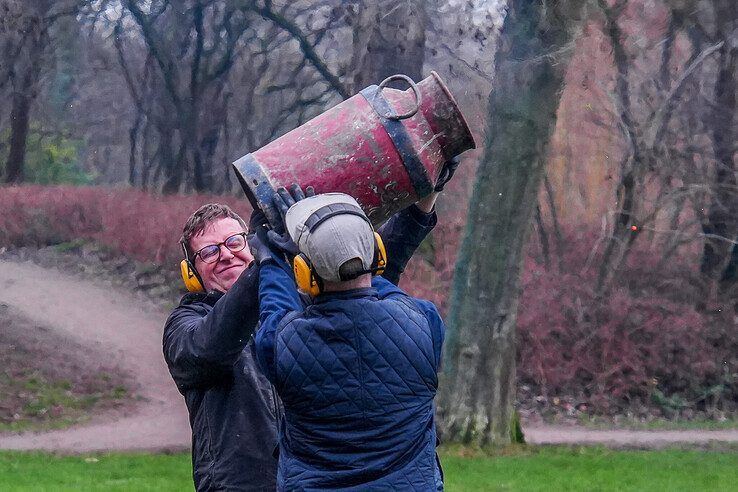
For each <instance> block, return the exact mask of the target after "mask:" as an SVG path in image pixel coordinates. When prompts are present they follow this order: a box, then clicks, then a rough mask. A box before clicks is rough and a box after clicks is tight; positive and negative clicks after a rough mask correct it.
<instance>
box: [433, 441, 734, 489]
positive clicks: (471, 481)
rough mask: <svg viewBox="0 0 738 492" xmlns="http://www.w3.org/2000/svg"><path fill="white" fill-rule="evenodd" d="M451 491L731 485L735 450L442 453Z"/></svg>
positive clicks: (551, 449) (558, 449)
mask: <svg viewBox="0 0 738 492" xmlns="http://www.w3.org/2000/svg"><path fill="white" fill-rule="evenodd" d="M442 462H443V466H444V471H445V474H446V487H447V490H449V491H454V490H460V491H497V490H500V491H501V490H521V491H550V490H565V491H669V492H672V491H693V490H701V491H702V490H710V491H735V490H738V453H736V452H732V453H731V452H714V451H685V450H676V449H672V450H662V451H613V450H608V449H604V448H586V447H580V448H565V447H544V448H534V447H525V448H521V449H520V450H518V451H516V452H513V453H512V454H510V455H507V456H506V455H500V456H495V457H471V458H462V457H458V456H445V457H444V459H443V460H442Z"/></svg>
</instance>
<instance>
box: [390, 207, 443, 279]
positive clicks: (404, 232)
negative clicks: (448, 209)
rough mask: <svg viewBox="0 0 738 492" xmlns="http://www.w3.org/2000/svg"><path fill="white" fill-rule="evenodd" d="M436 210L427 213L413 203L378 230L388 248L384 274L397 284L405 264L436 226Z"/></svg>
mask: <svg viewBox="0 0 738 492" xmlns="http://www.w3.org/2000/svg"><path fill="white" fill-rule="evenodd" d="M437 221H438V217H437V216H436V212H435V210H434V211H433V212H431V213H429V214H426V213H425V212H423V211H422V210H420V209H419V208H418V207H417V205H415V204H413V205H410V206H409V207H407V208H406V209H404V210H401V211H399V212H397V213H396V214H395V215H393V216H392V217H390V218H389V220H387V222H385V223H384V224H382V226H381V227H380V228H379V229H378V230H377V232H378V233H379V235H380V236H382V241H383V242H384V247H385V249H386V250H387V268H386V269H385V270H384V273H383V274H382V276H383V277H384V278H386V279H387V280H389V281H390V282H392V283H393V284H395V285H397V284H398V283H399V282H400V275H402V272H403V271H405V266H406V265H407V262H408V261H410V258H411V257H412V256H413V254H414V253H415V250H416V249H418V246H420V243H422V242H423V239H425V238H426V236H428V234H429V233H430V232H431V231H432V230H433V228H434V227H435V226H436V222H437Z"/></svg>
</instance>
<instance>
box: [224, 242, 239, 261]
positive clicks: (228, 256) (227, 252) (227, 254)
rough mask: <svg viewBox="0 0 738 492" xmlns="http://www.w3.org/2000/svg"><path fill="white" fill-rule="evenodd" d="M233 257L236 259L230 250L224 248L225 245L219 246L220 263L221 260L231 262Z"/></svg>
mask: <svg viewBox="0 0 738 492" xmlns="http://www.w3.org/2000/svg"><path fill="white" fill-rule="evenodd" d="M235 257H236V255H234V254H233V251H231V250H230V249H228V248H226V245H225V244H221V245H220V261H223V260H225V261H229V260H232V259H233V258H235Z"/></svg>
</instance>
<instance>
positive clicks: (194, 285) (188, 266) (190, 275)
mask: <svg viewBox="0 0 738 492" xmlns="http://www.w3.org/2000/svg"><path fill="white" fill-rule="evenodd" d="M180 245H181V246H182V252H183V253H184V260H182V261H180V262H179V270H180V272H181V273H182V281H183V282H184V285H185V287H186V288H187V290H188V291H190V292H205V287H203V284H202V278H200V274H199V273H197V269H196V268H195V265H193V264H192V262H191V261H190V258H189V255H188V254H187V248H186V247H185V245H184V243H180Z"/></svg>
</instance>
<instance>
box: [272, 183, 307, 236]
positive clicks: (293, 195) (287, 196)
mask: <svg viewBox="0 0 738 492" xmlns="http://www.w3.org/2000/svg"><path fill="white" fill-rule="evenodd" d="M309 196H315V189H314V188H313V187H312V186H308V187H307V188H305V193H303V192H302V188H300V185H299V184H297V183H293V184H291V185H290V191H287V188H285V187H284V186H280V187H279V188H277V192H276V193H275V194H274V196H273V197H272V201H273V202H274V206H275V207H277V210H278V211H279V215H280V217H282V223H281V224H279V226H278V227H275V228H274V230H275V231H276V232H277V233H278V234H282V233H284V232H285V228H284V217H285V215H287V210H289V209H290V207H291V206H292V205H294V204H295V203H296V202H299V201H300V200H304V199H305V198H306V197H309Z"/></svg>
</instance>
